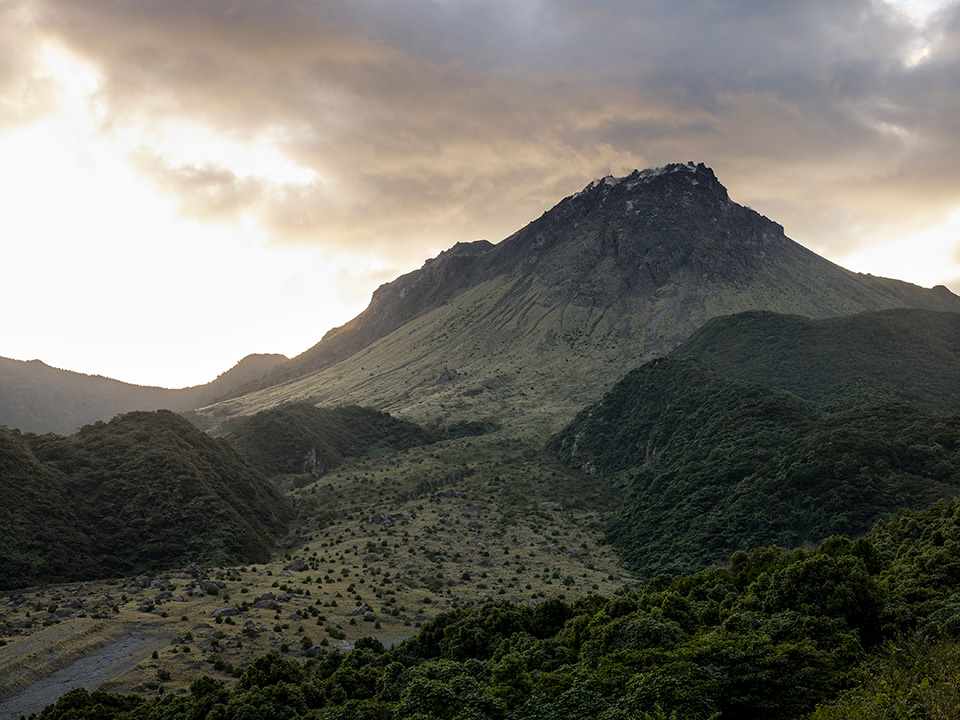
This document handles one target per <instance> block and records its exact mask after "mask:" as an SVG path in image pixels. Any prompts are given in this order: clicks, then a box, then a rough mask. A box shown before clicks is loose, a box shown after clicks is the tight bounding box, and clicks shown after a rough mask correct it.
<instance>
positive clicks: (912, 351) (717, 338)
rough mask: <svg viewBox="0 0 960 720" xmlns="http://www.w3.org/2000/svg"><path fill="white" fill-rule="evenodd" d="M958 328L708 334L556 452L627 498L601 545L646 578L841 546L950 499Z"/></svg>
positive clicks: (820, 326) (870, 325)
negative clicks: (842, 538) (756, 555)
mask: <svg viewBox="0 0 960 720" xmlns="http://www.w3.org/2000/svg"><path fill="white" fill-rule="evenodd" d="M958 321H960V316H955V315H953V314H950V313H936V312H929V311H910V310H901V311H890V312H881V313H867V314H863V315H857V316H853V317H848V318H837V319H830V320H817V321H810V320H807V319H804V318H797V317H784V316H775V315H771V314H767V313H748V314H745V315H742V316H734V317H730V318H724V319H722V320H717V321H714V322H712V323H708V324H707V325H706V326H705V327H704V328H703V329H702V330H701V331H700V332H698V333H697V334H695V335H694V336H693V337H692V338H691V339H690V341H688V343H684V344H683V345H681V346H680V347H678V348H677V350H676V351H674V353H673V354H672V355H671V356H670V357H668V358H664V359H660V360H654V361H651V362H648V363H646V364H645V365H643V366H642V367H640V368H638V369H637V370H634V371H632V372H631V373H629V374H628V375H627V376H626V377H624V378H623V380H622V381H620V382H619V383H617V384H616V385H615V386H614V387H613V388H612V389H611V391H610V392H609V393H607V394H606V395H605V396H604V397H603V399H602V400H601V401H600V402H599V403H597V404H595V405H593V406H590V407H589V408H587V409H585V410H584V411H582V412H581V413H580V414H579V415H578V416H577V417H576V419H575V420H574V421H573V422H572V423H571V424H570V425H569V426H568V427H567V428H565V429H564V430H563V431H562V432H561V433H560V434H559V435H558V436H556V437H555V438H554V440H553V447H554V449H555V450H556V451H557V452H558V453H559V455H560V456H561V457H562V458H564V459H565V460H566V461H567V462H569V463H571V464H573V465H575V466H577V467H579V468H580V469H581V470H582V471H584V472H586V473H590V474H601V475H604V476H607V477H608V478H609V479H610V480H611V481H613V482H615V483H616V484H618V485H619V486H621V487H622V488H623V490H624V492H625V495H626V497H625V501H624V504H623V508H622V509H621V511H620V512H619V514H618V516H617V518H616V519H615V521H614V523H613V529H612V531H611V537H612V539H613V540H614V541H615V542H616V544H617V546H618V548H619V551H620V553H621V554H622V556H623V557H624V558H625V559H626V560H627V561H628V562H629V563H630V564H631V565H632V566H633V567H634V568H635V569H637V570H638V571H639V572H642V573H644V574H656V573H659V572H686V571H689V570H694V569H698V568H702V567H705V566H706V565H709V564H710V563H712V562H718V561H722V560H724V559H726V558H728V557H729V556H730V555H731V554H732V553H733V552H734V551H737V550H748V549H750V548H752V547H755V546H757V545H765V544H776V545H780V546H782V547H795V546H799V545H802V544H804V543H811V542H813V543H816V542H819V541H820V540H822V539H824V538H826V537H828V536H830V535H833V534H845V535H848V536H851V537H853V536H856V535H859V534H861V533H863V532H866V530H867V529H868V528H869V527H870V526H871V525H872V524H873V523H875V522H876V521H877V520H879V519H883V518H886V517H889V516H891V515H893V514H894V513H895V512H899V511H901V510H904V509H908V508H913V509H916V508H921V507H925V506H927V505H929V504H930V503H932V502H934V501H936V500H939V499H945V498H950V497H953V496H955V495H956V494H957V492H958V490H960V415H957V414H955V413H956V408H957V407H958V406H957V404H956V402H957V391H956V388H955V386H954V383H955V382H956V379H957V376H958V374H960V343H958V342H957V341H958V329H960V322H958ZM714 363H716V365H715V367H710V365H713V364H714ZM716 367H719V368H722V370H723V372H718V370H717V369H716ZM732 375H737V376H738V377H749V378H752V379H754V380H762V381H763V383H764V384H760V383H759V382H747V381H744V380H742V379H737V378H735V377H731V376H732ZM778 387H780V388H787V387H789V388H791V389H793V390H795V391H796V393H793V392H786V391H785V390H784V389H778ZM804 398H806V399H804ZM948 406H950V407H952V408H953V409H952V410H948V409H947V407H948Z"/></svg>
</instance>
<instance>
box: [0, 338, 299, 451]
mask: <svg viewBox="0 0 960 720" xmlns="http://www.w3.org/2000/svg"><path fill="white" fill-rule="evenodd" d="M286 360H287V358H286V357H284V356H283V355H248V356H247V357H245V358H243V360H241V361H240V362H238V363H237V364H236V365H235V366H234V367H233V368H231V369H230V370H227V371H226V372H224V373H222V374H221V375H219V376H218V377H217V378H216V379H215V380H213V381H212V382H209V383H206V384H205V385H197V386H195V387H189V388H183V389H181V390H167V389H166V388H158V387H144V386H141V385H131V384H129V383H124V382H120V381H119V380H111V379H110V378H105V377H102V376H100V375H84V374H82V373H77V372H72V371H70V370H59V369H57V368H53V367H50V366H49V365H47V364H45V363H43V362H41V361H40V360H30V361H22V360H10V359H8V358H0V425H6V426H8V427H11V428H19V429H20V430H23V431H24V432H38V433H45V432H54V433H59V434H68V433H72V432H74V431H76V429H77V428H79V427H80V426H82V425H87V424H89V423H92V422H96V421H97V420H109V419H110V418H112V417H113V416H114V415H117V414H118V413H123V412H127V411H130V410H158V409H160V408H167V409H170V410H190V409H193V408H196V407H200V406H202V405H208V404H210V403H211V402H213V401H215V400H217V399H218V398H221V397H224V396H230V395H233V394H236V392H237V391H239V390H240V389H241V388H243V387H244V386H246V385H248V384H250V383H252V382H254V381H256V380H259V379H260V378H261V377H262V376H263V375H264V374H265V373H267V372H269V371H270V370H272V369H273V368H275V367H276V366H277V365H279V364H280V363H282V362H284V361H286Z"/></svg>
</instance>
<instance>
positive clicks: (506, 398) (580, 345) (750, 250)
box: [193, 164, 960, 432]
mask: <svg viewBox="0 0 960 720" xmlns="http://www.w3.org/2000/svg"><path fill="white" fill-rule="evenodd" d="M896 307H920V308H928V309H937V310H950V311H960V298H958V297H957V296H955V295H953V294H952V293H950V292H949V291H948V290H946V289H945V288H935V289H933V290H925V289H923V288H919V287H916V286H913V285H910V284H908V283H903V282H899V281H895V280H887V279H883V278H875V277H872V276H867V275H859V274H856V273H852V272H850V271H847V270H844V269H843V268H840V267H838V266H837V265H834V264H832V263H830V262H829V261H827V260H825V259H823V258H821V257H819V256H817V255H816V254H814V253H812V252H810V251H809V250H806V249H805V248H803V247H801V246H800V245H798V244H796V243H795V242H793V241H792V240H790V239H789V238H787V237H786V236H785V235H784V234H783V228H782V227H780V226H779V225H777V224H776V223H774V222H772V221H770V220H768V219H767V218H764V217H763V216H761V215H759V214H758V213H756V212H754V211H753V210H750V209H749V208H745V207H742V206H740V205H737V204H736V203H734V202H732V201H731V200H730V199H729V197H728V195H727V191H726V189H725V188H724V187H723V185H722V184H720V182H719V181H718V180H717V178H716V177H715V175H714V173H713V171H711V170H710V169H709V168H706V167H704V166H703V165H693V164H687V165H669V166H666V167H665V168H660V169H657V170H645V171H643V172H634V173H633V174H631V175H629V176H627V177H625V178H620V179H615V178H605V179H604V180H602V181H597V182H594V183H591V184H590V185H589V186H587V187H586V188H584V190H583V191H581V192H580V193H577V194H575V195H572V196H570V197H568V198H566V199H565V200H563V201H561V202H560V203H559V204H558V205H557V206H556V207H554V208H553V209H552V210H550V211H548V212H546V213H544V215H543V216H542V217H540V218H539V219H538V220H536V221H534V222H532V223H530V224H529V225H527V226H526V227H525V228H523V229H522V230H520V231H518V232H517V233H515V234H514V235H512V236H511V237H509V238H507V239H506V240H504V241H503V242H501V243H499V244H497V245H490V244H489V243H486V242H483V241H480V242H477V243H469V244H461V245H457V246H456V247H454V248H452V249H451V250H449V251H447V252H445V253H441V255H440V256H438V257H436V258H434V259H432V260H429V261H427V262H426V263H425V264H424V266H423V267H422V268H421V269H420V270H418V271H415V272H413V273H409V274H407V275H405V276H403V277H401V278H398V279H397V280H395V281H393V282H392V283H388V284H386V285H384V286H382V287H381V288H380V289H378V290H377V292H376V293H374V296H373V299H372V301H371V303H370V306H369V307H368V308H367V310H365V311H364V312H363V313H361V314H360V315H359V316H358V317H356V318H355V319H354V320H352V321H351V322H350V323H347V324H346V325H344V326H343V327H341V328H337V329H335V330H332V331H330V332H329V333H328V334H327V335H326V336H325V337H324V339H323V340H322V341H321V342H320V343H318V344H317V345H316V346H315V347H313V348H311V349H310V350H308V351H307V352H305V353H303V354H302V355H300V356H298V357H296V358H294V359H293V360H291V361H290V362H289V363H285V364H284V365H282V366H280V367H278V368H277V369H276V370H275V371H274V372H273V373H270V374H269V375H267V376H266V377H265V378H264V380H263V382H262V387H261V389H260V390H258V391H255V392H251V393H248V394H246V395H244V396H241V397H238V398H234V399H232V400H229V401H225V402H222V403H218V404H216V405H214V406H212V407H208V408H204V409H202V410H201V411H199V412H198V413H197V414H196V415H194V416H193V419H194V420H195V421H196V422H197V423H198V424H199V425H200V426H201V427H204V428H207V429H210V430H212V431H213V432H226V431H227V430H229V429H230V427H232V426H233V425H234V424H235V423H236V422H237V421H238V418H242V417H243V416H246V415H250V414H253V413H255V412H257V411H259V410H262V409H266V408H269V407H273V406H276V405H279V404H283V403H287V402H296V401H307V402H312V403H316V404H324V403H325V404H340V403H352V404H360V405H368V406H373V407H377V408H380V409H385V410H390V411H391V412H398V413H403V414H406V415H408V416H410V417H412V418H415V419H418V420H421V421H427V420H435V419H443V418H447V417H453V418H475V417H497V418H498V419H500V420H503V421H505V422H507V423H508V425H509V424H511V423H513V424H515V425H516V426H517V427H520V428H522V429H523V431H525V432H526V431H539V430H540V429H543V428H546V429H548V430H551V431H555V430H556V429H558V428H559V427H560V425H561V424H562V423H563V422H565V421H566V420H567V419H568V418H570V417H572V416H573V414H575V412H576V411H577V410H578V409H579V408H580V407H582V406H583V404H584V403H586V402H589V401H593V400H596V399H597V398H599V397H600V395H601V394H602V393H603V391H604V390H605V389H608V388H609V386H610V385H611V384H612V383H613V382H614V381H615V380H616V379H618V378H619V377H621V376H622V375H623V374H624V372H626V371H627V370H628V369H630V368H632V367H635V366H636V365H638V364H639V363H640V362H642V361H644V360H646V359H649V358H651V357H654V356H658V355H662V354H664V353H666V352H668V351H669V350H671V349H673V348H674V347H675V346H676V345H678V344H679V343H680V342H681V341H683V340H684V339H686V338H687V337H689V336H690V334H692V333H693V331H694V330H696V329H697V328H698V327H700V325H702V324H703V323H704V322H706V321H707V320H709V319H710V318H713V317H717V316H721V315H728V314H731V313H736V312H741V311H746V310H756V309H766V310H773V311H777V312H785V313H794V314H800V315H805V316H809V317H831V316H836V315H843V314H851V313H856V312H863V311H866V310H878V309H886V308H896Z"/></svg>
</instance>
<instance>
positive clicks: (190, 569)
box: [183, 563, 203, 578]
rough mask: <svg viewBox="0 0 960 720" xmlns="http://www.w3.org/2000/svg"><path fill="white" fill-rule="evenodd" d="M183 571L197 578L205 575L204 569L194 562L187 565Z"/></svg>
mask: <svg viewBox="0 0 960 720" xmlns="http://www.w3.org/2000/svg"><path fill="white" fill-rule="evenodd" d="M183 571H184V572H185V573H187V574H189V575H193V576H194V577H195V578H198V577H202V576H203V570H201V569H200V568H199V567H197V566H196V565H195V564H194V563H190V564H189V565H187V566H186V567H185V568H184V569H183Z"/></svg>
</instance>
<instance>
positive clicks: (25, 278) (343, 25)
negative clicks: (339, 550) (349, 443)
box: [0, 0, 960, 387]
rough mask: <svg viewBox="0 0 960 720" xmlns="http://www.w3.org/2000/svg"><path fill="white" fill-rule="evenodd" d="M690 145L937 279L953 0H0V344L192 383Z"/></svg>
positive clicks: (958, 171)
mask: <svg viewBox="0 0 960 720" xmlns="http://www.w3.org/2000/svg"><path fill="white" fill-rule="evenodd" d="M688 160H694V161H697V162H704V163H706V164H707V165H709V166H710V167H712V168H713V169H714V171H715V172H716V173H717V175H718V177H719V178H720V180H721V182H723V183H724V184H725V185H726V186H727V188H728V190H729V192H730V195H731V197H732V198H733V199H734V200H735V201H737V202H740V203H741V204H745V205H749V206H751V207H753V208H754V209H756V210H758V211H759V212H761V213H763V214H764V215H767V216H768V217H770V218H772V219H774V220H776V221H777V222H779V223H781V224H782V225H784V228H785V230H786V233H787V235H789V236H790V237H792V238H793V239H794V240H797V241H798V242H800V243H802V244H803V245H805V246H807V247H809V248H811V249H812V250H814V251H816V252H818V253H820V254H822V255H824V256H825V257H827V258H829V259H831V260H833V261H834V262H837V263H839V264H841V265H844V266H845V267H848V268H850V269H853V270H857V271H860V272H870V273H873V274H875V275H885V276H889V277H897V278H901V279H904V280H908V281H910V282H914V283H917V284H920V285H923V286H927V287H930V286H932V285H936V284H945V285H947V286H948V287H950V288H951V289H952V290H953V291H954V292H960V0H949V1H943V2H940V1H937V0H926V1H924V0H898V1H896V2H893V1H888V0H843V1H842V2H837V0H803V1H802V2H791V3H785V2H778V1H774V0H690V2H685V3H676V2H673V1H672V0H639V1H638V0H554V1H547V0H542V1H540V0H405V1H403V2H398V1H397V0H352V1H351V2H349V3H346V2H344V3H331V2H323V1H314V2H311V1H310V0H296V1H294V0H164V1H163V2H159V1H158V0H123V1H122V2H117V1H116V0H0V253H2V254H0V308H2V310H0V313H2V315H0V320H2V332H0V356H3V357H9V358H16V359H21V360H30V359H34V358H39V359H42V360H43V361H44V362H46V363H48V364H50V365H54V366H56V367H61V368H65V369H70V370H76V371H79V372H85V373H90V374H101V375H106V376H108V377H114V378H118V379H121V380H125V381H127V382H135V383H140V384H149V385H162V386H166V387H181V386H185V385H193V384H199V383H203V382H207V381H209V380H211V379H213V378H214V377H215V376H216V375H217V374H219V373H221V372H223V371H225V370H227V369H229V368H230V367H231V366H232V365H233V364H235V363H236V362H237V361H238V360H239V359H240V358H242V357H243V356H245V355H247V354H249V353H254V352H279V353H283V354H285V355H288V356H293V355H295V354H297V353H299V352H302V351H303V350H306V349H307V348H308V347H310V346H311V345H313V344H314V343H316V342H317V341H318V340H319V339H320V338H321V337H322V335H323V334H324V333H325V332H326V331H327V330H329V329H330V328H331V327H334V326H336V325H340V324H342V323H344V322H346V321H347V320H349V319H350V318H352V317H354V316H355V315H356V314H358V313H359V312H360V311H362V310H363V308H364V307H365V306H366V304H367V303H368V301H369V298H370V294H371V293H372V291H373V290H374V289H375V288H376V287H377V286H378V285H379V284H381V283H383V282H386V281H389V280H392V279H393V278H395V277H396V276H397V275H399V274H401V273H403V272H407V271H409V270H411V269H414V268H416V267H419V266H420V265H421V264H422V262H423V261H424V260H425V259H426V258H428V257H432V256H434V255H436V254H437V253H438V252H440V251H441V250H444V249H446V248H448V247H450V246H451V245H453V244H454V243H456V242H458V241H470V240H476V239H479V238H486V239H488V240H490V241H492V242H496V241H499V240H501V239H502V238H504V237H506V236H507V235H509V234H510V233H511V232H513V231H514V230H516V229H518V228H519V227H521V226H522V225H524V224H525V223H527V222H529V221H530V220H532V219H534V218H536V217H538V216H539V215H540V214H541V213H542V212H543V211H544V210H546V209H548V208H550V207H551V206H552V205H554V204H555V203H556V202H557V201H559V200H560V199H561V198H563V197H564V196H566V195H569V194H571V193H573V192H576V191H578V190H580V189H581V188H582V187H583V186H584V185H586V184H587V183H588V182H590V181H591V180H592V179H593V178H596V177H601V176H604V175H607V174H614V175H625V174H627V173H629V172H630V171H632V170H633V169H635V168H639V169H642V168H645V167H652V166H657V165H663V164H665V163H668V162H685V161H688Z"/></svg>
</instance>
